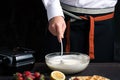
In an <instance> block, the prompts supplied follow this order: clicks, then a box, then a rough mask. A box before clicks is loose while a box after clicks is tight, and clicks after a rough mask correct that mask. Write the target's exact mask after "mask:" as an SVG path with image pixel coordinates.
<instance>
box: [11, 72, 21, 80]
mask: <svg viewBox="0 0 120 80" xmlns="http://www.w3.org/2000/svg"><path fill="white" fill-rule="evenodd" d="M13 77H14V78H15V79H17V78H18V77H22V74H21V73H19V72H16V73H15V74H13Z"/></svg>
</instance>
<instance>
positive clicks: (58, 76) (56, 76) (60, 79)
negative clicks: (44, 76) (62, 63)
mask: <svg viewBox="0 0 120 80" xmlns="http://www.w3.org/2000/svg"><path fill="white" fill-rule="evenodd" d="M50 77H51V80H65V74H64V73H62V72H61V71H53V72H51V75H50Z"/></svg>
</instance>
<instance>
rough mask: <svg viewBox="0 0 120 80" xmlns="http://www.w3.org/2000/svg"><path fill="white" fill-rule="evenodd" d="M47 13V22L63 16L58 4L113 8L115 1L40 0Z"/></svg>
mask: <svg viewBox="0 0 120 80" xmlns="http://www.w3.org/2000/svg"><path fill="white" fill-rule="evenodd" d="M42 1H43V3H44V6H45V8H46V11H47V16H48V20H50V19H51V18H53V17H55V16H64V14H63V11H62V7H61V5H60V2H62V3H65V4H67V5H71V6H75V7H81V8H109V7H115V5H116V3H117V0H42Z"/></svg>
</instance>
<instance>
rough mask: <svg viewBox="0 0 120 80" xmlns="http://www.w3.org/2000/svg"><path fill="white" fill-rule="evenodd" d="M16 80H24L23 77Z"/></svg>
mask: <svg viewBox="0 0 120 80" xmlns="http://www.w3.org/2000/svg"><path fill="white" fill-rule="evenodd" d="M16 80H24V79H23V77H17V78H16Z"/></svg>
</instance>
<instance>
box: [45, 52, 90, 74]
mask: <svg viewBox="0 0 120 80" xmlns="http://www.w3.org/2000/svg"><path fill="white" fill-rule="evenodd" d="M45 62H46V65H47V66H48V67H49V68H50V69H51V70H58V71H61V72H63V73H65V74H74V73H78V72H81V71H83V70H84V69H85V68H86V67H87V66H88V64H89V62H90V57H89V56H88V55H86V54H82V53H78V52H63V55H61V52H54V53H49V54H47V55H45Z"/></svg>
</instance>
